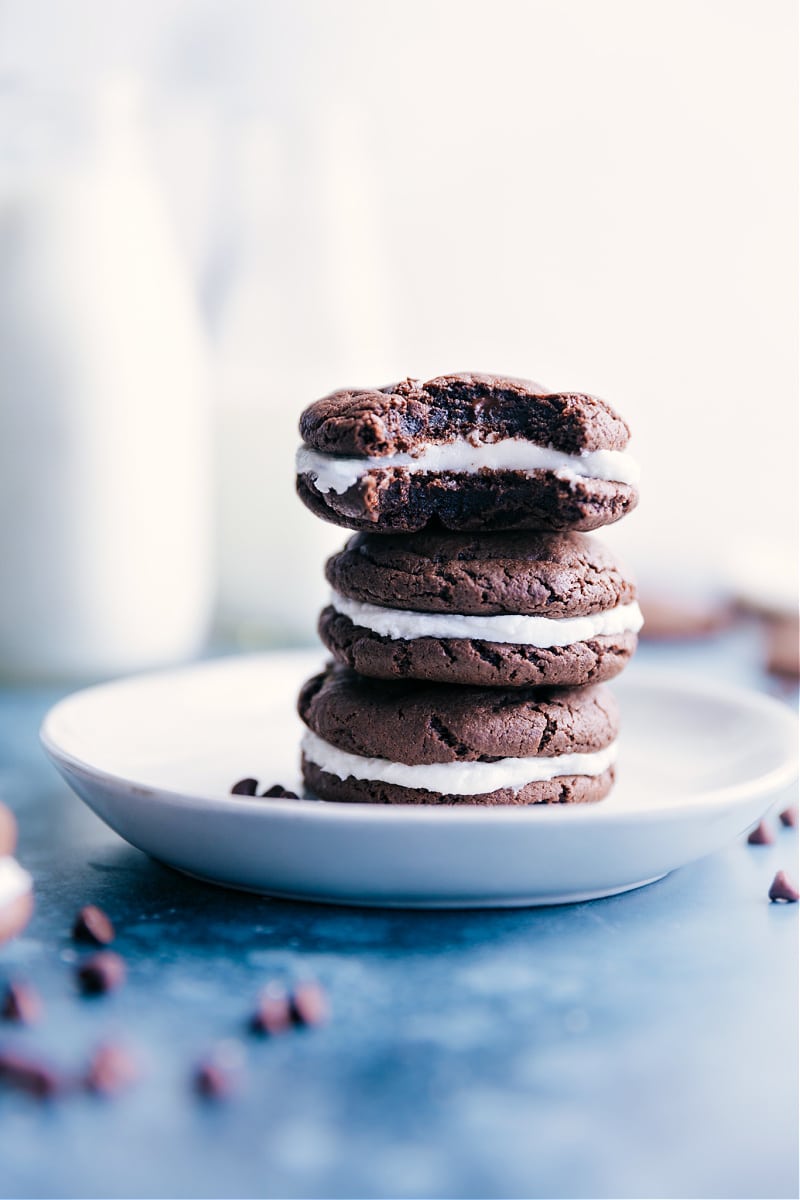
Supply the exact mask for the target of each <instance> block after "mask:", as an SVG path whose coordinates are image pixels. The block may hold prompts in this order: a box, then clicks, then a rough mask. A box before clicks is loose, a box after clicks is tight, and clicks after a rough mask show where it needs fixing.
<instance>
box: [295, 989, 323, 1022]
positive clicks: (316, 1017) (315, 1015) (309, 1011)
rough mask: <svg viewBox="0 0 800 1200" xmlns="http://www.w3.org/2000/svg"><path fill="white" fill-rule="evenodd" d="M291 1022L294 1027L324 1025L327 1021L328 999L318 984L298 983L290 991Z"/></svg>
mask: <svg viewBox="0 0 800 1200" xmlns="http://www.w3.org/2000/svg"><path fill="white" fill-rule="evenodd" d="M291 1008H292V1020H293V1021H294V1023H295V1025H324V1024H325V1022H326V1021H327V1019H328V1015H329V1009H328V998H327V996H326V995H325V993H324V991H323V990H322V988H321V987H320V986H319V984H318V983H313V982H311V981H309V982H308V983H300V984H298V985H297V987H296V988H294V989H293V991H292V996H291Z"/></svg>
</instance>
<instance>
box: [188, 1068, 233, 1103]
mask: <svg viewBox="0 0 800 1200" xmlns="http://www.w3.org/2000/svg"><path fill="white" fill-rule="evenodd" d="M194 1090H195V1091H196V1092H197V1093H198V1094H199V1095H201V1096H206V1097H208V1098H209V1099H211V1100H224V1099H225V1098H226V1097H228V1096H230V1095H232V1094H233V1093H234V1092H235V1091H236V1085H235V1083H234V1082H233V1079H232V1077H231V1075H230V1073H229V1072H228V1071H226V1070H225V1069H224V1067H220V1066H218V1065H217V1063H213V1062H208V1063H201V1064H200V1066H199V1067H198V1068H197V1070H196V1071H195V1075H194Z"/></svg>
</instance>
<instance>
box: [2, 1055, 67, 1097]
mask: <svg viewBox="0 0 800 1200" xmlns="http://www.w3.org/2000/svg"><path fill="white" fill-rule="evenodd" d="M0 1083H5V1084H7V1085H8V1086H9V1087H13V1088H18V1089H19V1090H20V1091H23V1092H30V1094H31V1095H32V1096H38V1097H39V1098H40V1099H46V1098H47V1097H48V1096H55V1095H56V1094H57V1093H58V1092H63V1091H65V1090H66V1080H65V1079H64V1077H63V1076H62V1075H60V1074H59V1073H58V1072H57V1071H54V1070H53V1069H52V1067H49V1066H47V1065H46V1064H45V1063H42V1062H39V1061H38V1060H37V1059H35V1058H29V1057H28V1056H27V1055H26V1054H19V1053H18V1052H17V1051H15V1050H0Z"/></svg>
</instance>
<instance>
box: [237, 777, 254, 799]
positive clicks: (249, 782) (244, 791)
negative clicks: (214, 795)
mask: <svg viewBox="0 0 800 1200" xmlns="http://www.w3.org/2000/svg"><path fill="white" fill-rule="evenodd" d="M257 791H258V780H257V779H240V780H239V782H238V783H235V784H234V785H233V787H232V788H231V795H232V796H255V794H256V792H257Z"/></svg>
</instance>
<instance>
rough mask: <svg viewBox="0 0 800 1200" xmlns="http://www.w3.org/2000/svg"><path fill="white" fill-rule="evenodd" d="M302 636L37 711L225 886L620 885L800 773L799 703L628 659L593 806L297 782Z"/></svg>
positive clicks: (55, 755)
mask: <svg viewBox="0 0 800 1200" xmlns="http://www.w3.org/2000/svg"><path fill="white" fill-rule="evenodd" d="M318 665H319V656H318V655H314V656H310V655H308V654H272V655H257V656H256V655H254V656H247V657H237V658H230V659H222V660H217V661H212V662H207V663H202V664H200V665H197V666H193V667H188V668H184V669H182V670H177V671H170V672H161V673H158V674H152V675H142V676H138V677H134V678H131V679H127V680H122V681H120V682H118V683H111V684H106V685H104V686H102V687H96V688H90V689H88V690H86V691H82V692H77V693H76V694H75V695H73V696H70V697H69V698H68V699H66V700H63V701H61V703H60V704H57V705H56V706H55V708H53V709H52V710H51V711H50V713H49V714H48V716H47V718H46V720H45V722H44V725H43V727H42V739H43V742H44V746H45V749H46V751H47V753H48V754H49V756H50V758H51V759H52V760H53V762H54V763H55V765H56V767H57V768H58V770H59V771H60V772H61V774H62V775H63V776H64V778H65V779H66V781H67V782H68V783H69V785H70V787H72V788H73V789H74V790H75V791H76V792H77V793H78V795H79V796H81V797H82V799H83V800H85V801H86V803H87V804H88V805H89V807H90V808H92V809H93V810H94V811H95V812H96V813H97V814H98V815H99V816H100V817H102V819H103V820H104V821H106V822H107V824H109V825H110V826H111V828H112V829H114V830H116V832H117V833H119V834H120V835H121V836H122V837H123V838H125V839H126V840H127V841H129V842H131V843H132V844H133V845H134V846H138V847H139V849H140V850H144V851H145V852H146V853H147V854H150V855H152V856H153V857H154V858H157V859H160V860H162V861H163V862H165V863H169V864H170V865H171V866H173V867H177V868H178V869H179V870H181V871H186V872H188V873H189V874H192V875H195V876H199V877H200V878H202V879H206V880H209V881H213V882H215V883H221V884H225V885H227V886H230V887H236V888H244V889H247V890H251V891H256V892H265V893H269V894H271V895H276V896H287V897H295V898H302V899H308V900H317V901H326V902H329V903H339V904H366V905H391V906H400V907H470V906H490V905H519V904H557V903H565V902H568V901H578V900H588V899H593V898H595V897H599V896H606V895H611V894H613V893H614V892H621V891H625V890H627V889H628V888H634V887H639V886H641V885H642V884H644V883H651V882H652V881H653V880H655V879H658V878H660V877H661V876H663V875H665V874H666V873H667V872H668V871H672V870H674V868H676V867H680V866H682V865H684V864H685V863H688V862H691V861H692V860H693V859H697V858H701V857H702V856H703V855H705V854H709V853H711V852H712V851H714V850H717V849H718V848H720V847H721V846H723V845H725V843H726V842H729V841H730V840H731V839H732V838H734V837H736V836H737V834H740V833H742V832H743V831H744V830H745V829H747V828H748V826H750V825H751V824H753V823H754V822H755V821H757V820H758V819H759V818H760V817H761V816H762V815H763V814H764V813H765V812H766V811H767V809H768V808H770V807H771V805H772V804H773V803H775V802H776V800H778V799H779V798H780V797H781V795H782V793H783V794H784V796H785V791H786V789H787V788H788V787H789V786H790V785H791V783H792V781H793V779H794V778H795V764H794V750H795V744H796V726H795V719H794V715H793V714H792V713H791V712H790V711H789V709H787V708H786V707H785V706H783V705H781V704H779V703H778V702H777V701H774V700H770V699H769V698H767V697H765V696H761V695H759V694H757V693H751V692H745V691H738V690H735V689H733V688H729V687H720V686H708V685H706V684H702V683H694V682H690V681H686V680H684V679H683V678H682V677H677V676H674V675H673V676H669V675H661V676H659V675H652V674H650V675H645V674H644V673H642V672H631V673H629V674H628V677H627V678H623V679H621V680H619V681H618V682H617V683H616V684H615V685H614V686H615V689H616V691H617V694H618V696H619V698H620V701H621V705H622V722H623V724H622V734H621V739H620V760H619V767H618V783H617V786H616V788H615V790H614V791H613V792H612V794H611V796H610V797H609V798H608V799H607V800H603V801H601V802H600V803H599V804H592V805H575V806H573V805H566V806H541V807H534V808H488V809H481V808H476V807H471V806H470V807H464V808H458V807H443V808H419V807H414V806H401V807H394V806H388V807H383V806H371V805H359V804H354V805H348V804H327V803H320V802H319V801H314V800H306V801H296V800H294V801H293V800H253V799H249V798H247V797H237V796H231V795H229V794H228V793H229V789H230V787H231V785H232V784H233V783H234V782H235V781H236V780H237V779H240V778H242V777H243V776H245V775H253V776H255V777H256V778H258V779H259V780H260V781H262V784H263V785H264V786H270V785H271V784H273V783H276V782H280V783H283V784H284V785H286V786H287V787H290V788H292V789H293V790H295V791H300V785H299V783H298V742H299V739H300V733H301V728H302V726H301V724H300V720H299V718H298V717H297V716H296V715H295V711H294V699H295V696H296V694H297V691H298V689H299V686H300V684H301V682H302V681H303V679H305V678H306V677H307V676H308V675H309V674H311V673H312V672H313V671H314V670H315V669H317V668H318Z"/></svg>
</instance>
